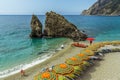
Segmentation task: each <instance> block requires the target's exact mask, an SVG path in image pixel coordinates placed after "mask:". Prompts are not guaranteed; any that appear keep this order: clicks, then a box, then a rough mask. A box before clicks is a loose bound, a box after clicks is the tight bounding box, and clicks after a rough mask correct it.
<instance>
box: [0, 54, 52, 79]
mask: <svg viewBox="0 0 120 80" xmlns="http://www.w3.org/2000/svg"><path fill="white" fill-rule="evenodd" d="M51 56H52V54H51V55H50V54H47V55H44V56H42V57H39V58H37V59H36V60H33V61H32V62H31V63H26V64H21V65H18V66H16V67H13V68H11V69H8V70H4V71H2V72H0V78H5V77H7V76H10V75H13V74H16V73H19V72H20V71H21V70H22V69H23V70H26V69H28V68H31V67H33V66H35V65H37V64H40V63H42V62H44V61H45V60H47V59H49V58H50V57H51Z"/></svg>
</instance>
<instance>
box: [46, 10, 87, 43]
mask: <svg viewBox="0 0 120 80" xmlns="http://www.w3.org/2000/svg"><path fill="white" fill-rule="evenodd" d="M44 36H47V37H67V38H71V39H73V40H75V41H79V40H85V39H86V38H87V35H85V34H83V33H82V32H80V30H79V29H77V27H76V26H75V25H74V24H72V23H70V22H69V21H67V20H66V19H65V18H64V17H63V16H61V15H59V14H56V13H55V12H52V11H51V12H47V13H46V21H45V30H44Z"/></svg>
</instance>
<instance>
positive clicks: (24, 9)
mask: <svg viewBox="0 0 120 80" xmlns="http://www.w3.org/2000/svg"><path fill="white" fill-rule="evenodd" d="M96 1H97V0H85V1H81V0H76V1H73V0H69V1H67V0H66V1H65V0H59V1H58V0H52V1H50V0H38V1H35V0H20V1H18V0H11V1H8V0H0V15H32V14H36V15H45V13H46V12H49V11H55V12H57V13H60V14H62V15H80V13H81V12H82V11H83V10H85V9H88V8H89V7H90V6H91V5H93V4H94V3H95V2H96Z"/></svg>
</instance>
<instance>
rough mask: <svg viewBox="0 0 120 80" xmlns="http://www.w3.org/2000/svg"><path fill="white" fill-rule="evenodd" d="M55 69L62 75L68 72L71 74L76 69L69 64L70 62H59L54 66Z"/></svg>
mask: <svg viewBox="0 0 120 80" xmlns="http://www.w3.org/2000/svg"><path fill="white" fill-rule="evenodd" d="M53 71H54V72H55V73H56V74H60V75H66V74H70V73H72V72H73V71H74V69H73V67H72V66H70V65H68V64H65V63H63V64H58V65H55V66H54V67H53Z"/></svg>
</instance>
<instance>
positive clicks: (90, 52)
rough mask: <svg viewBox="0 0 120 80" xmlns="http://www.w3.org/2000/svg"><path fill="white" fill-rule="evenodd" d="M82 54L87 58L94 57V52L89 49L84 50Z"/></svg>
mask: <svg viewBox="0 0 120 80" xmlns="http://www.w3.org/2000/svg"><path fill="white" fill-rule="evenodd" d="M82 53H84V54H85V55H87V56H94V52H93V51H92V50H89V49H86V50H83V51H82Z"/></svg>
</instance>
